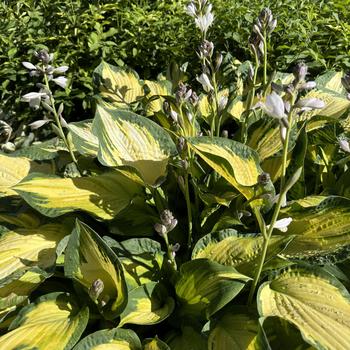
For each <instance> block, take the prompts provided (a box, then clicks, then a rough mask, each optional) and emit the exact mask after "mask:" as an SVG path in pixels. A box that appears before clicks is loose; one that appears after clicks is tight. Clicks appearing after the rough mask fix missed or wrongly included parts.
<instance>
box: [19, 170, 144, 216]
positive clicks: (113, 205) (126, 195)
mask: <svg viewBox="0 0 350 350" xmlns="http://www.w3.org/2000/svg"><path fill="white" fill-rule="evenodd" d="M12 189H13V190H15V191H16V192H17V193H18V194H19V195H20V196H21V197H22V198H23V199H24V200H25V201H26V202H27V203H28V204H29V205H30V206H32V207H33V208H34V209H36V210H38V211H39V212H40V213H42V214H43V215H46V216H49V217H57V216H60V215H63V214H65V213H70V212H73V211H76V210H84V211H86V212H88V213H90V214H92V215H95V216H97V217H99V218H101V219H105V220H110V219H113V218H114V217H115V216H116V215H117V214H118V213H119V212H120V211H121V210H123V209H124V208H125V207H126V206H128V205H129V204H130V202H131V200H132V199H133V198H134V197H135V196H137V195H141V194H142V187H141V186H139V185H137V184H135V183H134V182H133V181H131V180H129V179H128V178H126V177H125V176H123V175H122V174H120V173H119V172H117V171H111V172H108V173H105V174H102V175H97V176H91V177H78V178H72V179H69V178H66V179H63V178H59V177H57V176H45V175H43V174H31V175H29V176H28V177H26V178H25V179H24V180H23V181H21V182H20V183H18V184H17V185H15V186H14V187H13V188H12Z"/></svg>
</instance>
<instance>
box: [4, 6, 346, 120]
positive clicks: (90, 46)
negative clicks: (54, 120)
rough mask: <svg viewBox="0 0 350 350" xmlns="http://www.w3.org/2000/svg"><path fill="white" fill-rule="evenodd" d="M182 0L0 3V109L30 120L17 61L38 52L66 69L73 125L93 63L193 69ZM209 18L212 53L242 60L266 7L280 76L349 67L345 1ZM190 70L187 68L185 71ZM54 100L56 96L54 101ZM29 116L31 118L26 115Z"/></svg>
mask: <svg viewBox="0 0 350 350" xmlns="http://www.w3.org/2000/svg"><path fill="white" fill-rule="evenodd" d="M187 2H188V1H187V0H174V1H159V0H152V1H150V0H149V1H146V0H138V1H127V0H119V1H112V0H108V1H107V0H104V1H102V0H101V1H91V2H90V1H83V0H67V1H66V0H65V1H62V0H40V1H35V0H19V1H16V2H15V1H3V2H2V3H1V4H0V16H1V18H2V21H1V22H0V84H1V85H0V94H1V102H0V108H1V109H3V110H4V111H5V112H6V113H7V114H8V115H10V116H12V115H13V114H14V113H15V114H16V116H17V118H16V120H20V119H22V120H26V119H27V116H28V115H29V114H30V115H32V111H29V110H28V109H27V106H26V105H24V104H22V103H20V96H21V95H23V94H24V93H26V92H28V91H30V89H31V86H33V85H34V83H35V82H34V81H33V79H31V78H30V77H29V76H28V74H27V71H26V70H24V69H23V67H22V66H21V62H22V61H28V60H31V58H32V52H33V50H34V49H39V48H41V47H44V46H46V47H47V48H48V49H49V50H50V51H52V52H55V53H56V58H57V61H58V63H64V64H67V65H69V66H70V78H71V80H72V82H73V84H72V86H71V90H70V97H69V99H68V100H67V99H65V103H66V113H65V115H66V117H67V116H68V119H70V120H73V119H74V120H79V119H83V118H84V117H86V115H85V116H84V114H87V113H89V112H86V110H87V109H88V108H89V107H90V105H91V101H92V96H93V89H92V84H91V77H92V71H93V69H94V68H95V67H96V66H97V64H98V63H99V62H100V59H101V58H104V59H105V60H106V61H108V62H110V63H113V64H119V65H121V64H123V63H125V64H127V65H129V66H131V67H133V68H134V69H135V70H136V71H138V72H139V73H140V76H141V77H145V78H150V77H154V76H155V75H156V74H157V73H159V71H160V70H161V69H164V68H165V67H166V66H167V65H168V64H169V62H170V61H172V60H173V61H177V62H180V63H181V62H185V61H189V62H190V64H191V65H192V67H193V65H197V64H198V63H197V62H198V60H197V59H196V53H195V50H196V48H197V46H198V38H197V36H196V28H195V27H194V24H193V21H192V18H190V17H189V16H187V15H186V14H185V11H184V6H185V4H186V3H187ZM212 3H213V8H214V12H215V15H216V19H215V25H214V27H213V29H212V30H211V33H210V34H211V38H212V40H213V41H214V42H215V44H216V46H217V48H219V49H220V50H224V51H225V50H226V51H230V52H231V53H232V54H233V55H234V56H236V57H237V58H238V59H240V60H245V59H247V58H249V52H248V49H247V39H248V36H249V33H250V30H251V27H252V22H253V20H254V18H255V17H256V15H257V14H258V13H259V11H260V9H261V8H262V7H263V6H264V5H268V6H270V7H271V9H272V10H273V12H274V15H275V16H276V17H277V18H278V21H279V23H278V27H277V30H276V32H275V33H274V35H273V40H272V42H271V43H270V45H271V56H272V61H273V62H277V68H278V69H280V70H286V69H288V68H289V67H290V66H291V64H292V62H294V61H296V60H298V59H304V60H306V61H307V62H309V63H310V62H311V67H313V68H314V69H316V70H317V71H321V70H323V69H325V68H330V67H334V66H337V67H350V58H349V56H350V46H349V45H350V44H349V36H350V24H349V23H347V22H346V18H349V8H350V7H349V6H350V0H333V1H315V0H304V1H302V0H301V1H296V0H284V1H281V0H274V1H268V2H266V4H264V3H263V2H261V1H258V0H241V1H236V0H234V1H233V0H227V1H222V0H213V1H212ZM191 70H192V71H195V69H191ZM56 97H57V98H58V99H59V95H58V96H56ZM34 117H35V116H34Z"/></svg>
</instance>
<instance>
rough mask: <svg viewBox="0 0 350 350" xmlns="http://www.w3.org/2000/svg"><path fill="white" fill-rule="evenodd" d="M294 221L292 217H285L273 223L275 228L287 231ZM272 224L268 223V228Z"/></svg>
mask: <svg viewBox="0 0 350 350" xmlns="http://www.w3.org/2000/svg"><path fill="white" fill-rule="evenodd" d="M292 221H293V219H292V218H290V217H288V218H284V219H281V220H277V221H276V222H275V224H274V225H273V228H275V229H277V230H280V231H281V232H287V231H288V226H289V224H290V223H291V222H292ZM269 227H270V225H267V229H269Z"/></svg>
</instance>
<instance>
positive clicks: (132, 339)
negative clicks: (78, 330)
mask: <svg viewBox="0 0 350 350" xmlns="http://www.w3.org/2000/svg"><path fill="white" fill-rule="evenodd" d="M141 349H142V346H141V342H140V339H139V337H138V336H137V334H136V333H135V332H134V331H132V330H131V329H122V328H117V329H110V330H107V329H104V330H102V331H97V332H95V333H92V334H89V335H88V336H87V337H85V338H83V339H82V340H81V341H80V342H79V343H78V344H77V345H76V346H75V347H74V349H73V350H141Z"/></svg>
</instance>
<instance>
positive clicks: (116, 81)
mask: <svg viewBox="0 0 350 350" xmlns="http://www.w3.org/2000/svg"><path fill="white" fill-rule="evenodd" d="M94 82H95V84H96V85H97V87H98V88H99V90H100V94H101V96H102V97H104V98H107V99H108V100H109V101H111V102H112V103H113V105H115V106H116V107H127V106H128V105H129V104H130V103H133V102H136V101H138V100H140V99H141V98H142V97H143V96H144V91H143V86H142V84H141V82H140V80H139V76H138V75H137V73H136V72H135V71H133V70H131V69H128V70H125V69H122V68H119V67H116V66H113V65H111V64H108V63H106V62H104V61H103V62H102V63H101V64H100V65H99V66H98V67H97V68H96V69H95V71H94Z"/></svg>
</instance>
